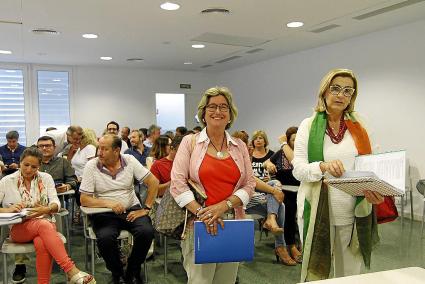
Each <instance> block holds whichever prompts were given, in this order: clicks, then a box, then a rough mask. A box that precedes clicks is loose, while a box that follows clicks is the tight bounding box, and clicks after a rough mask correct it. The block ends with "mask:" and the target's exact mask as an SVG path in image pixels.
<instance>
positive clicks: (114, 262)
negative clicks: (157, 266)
mask: <svg viewBox="0 0 425 284" xmlns="http://www.w3.org/2000/svg"><path fill="white" fill-rule="evenodd" d="M137 209H140V207H139V206H137V207H136V206H135V207H132V208H130V209H129V210H127V213H124V214H120V215H117V214H115V213H113V212H112V213H101V214H96V215H93V216H92V219H91V220H92V224H93V231H94V232H95V234H96V238H97V246H98V248H99V253H100V255H101V256H102V257H103V259H104V260H105V263H106V268H108V269H109V270H110V271H111V272H112V274H113V275H114V276H121V275H124V270H123V265H122V263H121V259H120V252H119V247H118V241H117V238H118V236H119V234H120V231H121V230H126V231H129V232H130V233H131V234H132V235H133V249H132V251H131V255H130V257H129V258H128V262H127V263H128V266H127V272H129V273H140V270H141V265H142V263H143V262H144V260H145V258H146V254H147V253H148V250H149V247H150V246H151V243H152V239H153V237H154V229H153V226H152V222H151V220H150V218H149V217H148V216H143V217H139V218H137V219H136V220H135V221H134V222H128V221H126V217H127V214H128V213H129V212H130V211H132V210H137Z"/></svg>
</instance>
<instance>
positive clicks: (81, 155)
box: [71, 128, 97, 181]
mask: <svg viewBox="0 0 425 284" xmlns="http://www.w3.org/2000/svg"><path fill="white" fill-rule="evenodd" d="M96 147H97V138H96V133H95V132H94V130H92V129H88V128H85V129H84V130H83V136H82V137H81V142H80V145H79V147H78V149H77V151H76V152H75V154H74V156H73V157H72V159H71V165H72V167H73V168H74V170H75V174H76V175H77V178H78V180H79V181H81V178H82V177H83V171H84V167H85V166H86V164H87V162H88V161H89V160H91V159H93V158H94V157H95V156H96Z"/></svg>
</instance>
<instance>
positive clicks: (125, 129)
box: [121, 126, 131, 148]
mask: <svg viewBox="0 0 425 284" xmlns="http://www.w3.org/2000/svg"><path fill="white" fill-rule="evenodd" d="M129 135H130V128H128V126H124V127H123V128H122V129H121V139H122V141H124V142H125V143H127V146H128V148H130V147H131V143H130V138H129Z"/></svg>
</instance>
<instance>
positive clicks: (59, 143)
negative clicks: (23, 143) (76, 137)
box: [34, 129, 68, 156]
mask: <svg viewBox="0 0 425 284" xmlns="http://www.w3.org/2000/svg"><path fill="white" fill-rule="evenodd" d="M41 136H49V137H52V138H53V140H55V145H56V149H55V156H57V155H58V154H59V153H60V152H62V150H63V149H64V148H65V147H66V145H68V139H67V136H66V129H65V130H64V129H56V130H50V131H47V132H45V133H43V134H42V135H41ZM41 136H40V137H41ZM34 144H35V145H37V143H34Z"/></svg>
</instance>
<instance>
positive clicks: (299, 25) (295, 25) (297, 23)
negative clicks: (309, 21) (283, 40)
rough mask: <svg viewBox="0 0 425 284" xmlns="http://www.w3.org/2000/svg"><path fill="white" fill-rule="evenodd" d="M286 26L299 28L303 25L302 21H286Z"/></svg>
mask: <svg viewBox="0 0 425 284" xmlns="http://www.w3.org/2000/svg"><path fill="white" fill-rule="evenodd" d="M286 26H287V27H288V28H299V27H302V26H304V23H303V22H290V23H287V24H286Z"/></svg>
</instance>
